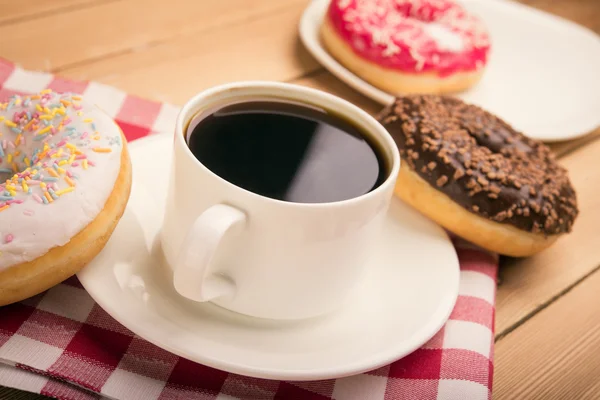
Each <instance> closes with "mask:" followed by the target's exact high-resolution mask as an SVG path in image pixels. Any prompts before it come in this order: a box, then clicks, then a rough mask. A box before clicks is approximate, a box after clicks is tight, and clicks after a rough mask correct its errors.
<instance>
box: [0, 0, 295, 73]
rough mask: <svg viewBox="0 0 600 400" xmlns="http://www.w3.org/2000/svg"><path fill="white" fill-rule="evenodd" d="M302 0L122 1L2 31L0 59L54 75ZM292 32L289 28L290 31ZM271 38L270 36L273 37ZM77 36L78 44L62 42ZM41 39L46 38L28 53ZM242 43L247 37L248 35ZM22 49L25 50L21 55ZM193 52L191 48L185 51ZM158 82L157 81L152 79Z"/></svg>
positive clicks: (3, 28) (199, 33)
mask: <svg viewBox="0 0 600 400" xmlns="http://www.w3.org/2000/svg"><path fill="white" fill-rule="evenodd" d="M299 1H302V2H303V3H306V0H289V1H286V2H278V1H273V0H228V1H188V0H169V1H164V0H123V1H118V2H110V3H104V4H101V5H98V6H96V7H93V8H85V9H78V10H74V11H69V12H64V13H60V14H53V15H49V16H47V17H42V18H38V19H35V20H27V21H23V22H21V23H18V24H15V25H5V26H0V37H10V40H4V41H1V42H0V54H2V56H3V57H6V58H8V59H10V60H14V61H17V62H18V63H20V64H21V65H22V66H23V67H24V68H30V69H38V70H45V71H58V70H60V69H62V68H65V67H66V66H69V65H74V64H80V63H83V62H88V63H90V62H93V61H95V60H99V59H100V58H103V57H107V56H109V55H115V54H120V53H125V52H134V51H140V50H142V49H144V48H145V47H146V46H152V45H155V44H157V43H161V42H164V41H167V40H171V41H173V42H176V41H177V40H178V39H179V38H180V37H181V36H183V35H189V34H192V33H193V34H194V35H197V36H198V37H201V36H202V32H207V31H210V30H211V29H214V28H216V27H218V26H223V25H227V24H232V23H237V24H238V25H243V22H245V23H247V22H249V21H251V20H252V19H253V18H256V17H259V16H261V15H266V14H268V13H270V12H273V11H275V10H278V9H285V8H289V7H290V6H291V5H293V4H295V3H298V2H299ZM290 29H291V27H290ZM271 33H273V31H272V32H271ZM74 35H76V36H77V40H69V41H68V42H67V41H65V40H61V39H60V38H69V37H73V36H74ZM40 37H44V38H49V39H48V40H44V41H43V44H44V45H43V46H36V47H35V51H31V44H32V43H37V42H39V40H40ZM245 37H248V35H247V34H246V35H245ZM24 49H25V50H24ZM186 50H187V51H190V52H194V51H195V49H194V48H193V47H190V48H186ZM158 78H162V76H155V77H154V79H158Z"/></svg>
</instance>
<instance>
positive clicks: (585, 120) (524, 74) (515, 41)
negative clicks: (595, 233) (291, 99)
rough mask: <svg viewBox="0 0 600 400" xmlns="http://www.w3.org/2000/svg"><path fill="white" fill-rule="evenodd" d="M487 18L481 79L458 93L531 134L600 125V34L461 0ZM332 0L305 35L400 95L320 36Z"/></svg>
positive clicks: (315, 7) (313, 9)
mask: <svg viewBox="0 0 600 400" xmlns="http://www.w3.org/2000/svg"><path fill="white" fill-rule="evenodd" d="M461 3H462V4H463V5H464V6H465V8H467V9H468V10H470V11H471V12H473V13H475V14H476V15H479V16H480V17H481V18H482V19H483V20H484V22H485V24H486V25H487V27H488V29H489V31H490V36H491V40H492V51H491V55H490V61H489V63H488V67H487V70H486V71H485V74H484V77H483V79H482V80H481V81H480V82H479V84H478V85H477V86H475V87H473V88H472V89H471V90H469V91H467V92H464V93H461V94H458V95H456V97H459V98H461V99H463V100H464V101H466V102H469V103H472V104H476V105H479V106H481V107H483V108H485V109H486V110H488V111H490V112H492V113H494V114H496V115H498V116H499V117H501V118H503V119H505V120H506V121H507V122H508V123H510V124H511V125H512V126H513V127H515V128H516V129H517V130H520V131H522V132H523V133H524V134H526V135H527V136H529V137H532V138H535V139H540V140H544V141H558V140H565V139H572V138H575V137H578V136H581V135H584V134H586V133H589V132H590V131H592V130H594V129H595V128H596V127H598V126H600V37H598V36H597V35H596V34H595V33H593V32H591V31H589V30H587V29H585V28H583V27H581V26H579V25H576V24H574V23H572V22H569V21H566V20H564V19H561V18H558V17H556V16H553V15H551V14H548V13H545V12H542V11H539V10H536V9H534V8H531V7H528V6H525V5H522V4H518V3H514V2H511V1H506V0H462V1H461ZM328 4H329V0H313V2H312V3H311V4H310V5H309V6H308V7H307V9H306V11H305V12H304V15H303V16H302V19H301V22H300V37H301V39H302V41H303V43H304V45H305V46H306V48H307V49H308V50H309V51H310V52H311V53H312V54H313V56H314V57H315V58H316V59H317V61H319V62H320V63H321V64H322V65H323V66H324V67H325V68H327V69H328V70H329V71H330V72H331V73H332V74H334V75H336V76H337V77H338V78H339V79H341V80H342V81H344V82H346V83H347V84H348V85H349V86H351V87H353V88H354V89H356V90H358V91H359V92H361V93H362V94H364V95H366V96H368V97H370V98H372V99H373V100H375V101H377V102H379V103H381V104H389V103H390V102H392V101H393V96H392V95H390V94H389V93H386V92H383V91H381V90H379V89H377V88H376V87H374V86H372V85H370V84H368V83H367V82H365V81H363V80H362V79H361V78H359V77H358V76H356V75H354V74H353V73H352V72H350V71H348V70H347V69H346V68H344V67H343V66H342V65H341V64H339V63H338V62H337V61H336V60H335V59H334V58H333V57H332V56H330V55H329V53H328V52H327V51H326V50H325V48H324V47H323V46H322V45H321V42H320V39H319V27H320V25H321V21H322V20H323V16H324V15H325V11H326V9H327V5H328Z"/></svg>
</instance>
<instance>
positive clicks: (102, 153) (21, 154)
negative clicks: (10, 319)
mask: <svg viewBox="0 0 600 400" xmlns="http://www.w3.org/2000/svg"><path fill="white" fill-rule="evenodd" d="M130 187H131V166H130V162H129V156H128V153H127V149H126V143H125V139H124V137H123V134H122V132H121V130H120V128H119V127H118V126H117V124H116V123H115V122H114V121H113V120H112V119H111V118H110V117H109V116H108V115H106V114H105V113H104V112H102V111H101V110H100V109H98V108H97V107H95V106H93V105H90V104H87V103H86V102H85V101H83V100H82V99H81V97H79V96H76V95H72V94H58V93H53V92H51V91H50V90H46V91H43V92H41V93H39V94H36V95H32V96H24V97H20V96H13V97H11V98H10V99H9V100H8V102H7V103H2V104H0V306H1V305H4V304H10V303H13V302H16V301H20V300H22V299H24V298H27V297H30V296H33V295H35V294H38V293H40V292H42V291H44V290H46V289H48V288H50V287H52V286H53V285H55V284H57V283H59V282H61V281H63V280H64V279H66V278H68V277H69V276H71V275H73V274H75V273H76V272H78V271H79V270H80V269H81V268H82V267H83V266H84V265H85V264H86V263H87V262H89V261H90V260H91V259H92V258H93V257H95V256H96V254H97V253H98V252H99V251H100V250H101V249H102V248H103V247H104V244H105V243H106V241H107V240H108V238H109V237H110V234H111V233H112V231H113V229H114V227H115V226H116V223H117V222H118V220H119V219H120V217H121V215H122V214H123V211H124V209H125V205H126V203H127V201H128V198H129V191H130Z"/></svg>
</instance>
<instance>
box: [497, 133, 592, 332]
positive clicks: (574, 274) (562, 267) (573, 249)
mask: <svg viewBox="0 0 600 400" xmlns="http://www.w3.org/2000/svg"><path fill="white" fill-rule="evenodd" d="M599 154H600V140H596V141H594V142H592V143H591V144H589V145H587V146H585V147H583V148H581V149H579V150H577V151H575V152H573V153H571V154H569V155H568V156H566V157H565V158H563V159H562V160H561V163H562V164H563V165H564V166H565V167H566V168H567V169H568V170H569V175H570V178H571V181H572V183H573V186H574V187H575V190H576V191H577V197H578V205H579V209H580V215H579V216H578V218H577V220H576V221H575V225H574V228H573V232H572V233H571V234H569V235H566V236H565V237H563V238H561V239H559V240H558V241H557V242H556V243H555V244H554V245H553V246H552V247H551V248H549V249H547V250H546V251H543V252H542V253H540V254H538V255H536V256H534V257H530V258H524V259H505V262H504V263H503V265H502V268H501V270H500V274H501V276H502V284H501V285H500V287H499V288H498V292H497V296H496V332H497V335H499V336H501V335H502V334H504V333H506V331H508V330H510V329H512V328H514V327H515V326H516V325H518V324H519V323H520V322H521V321H522V320H523V319H525V318H527V317H528V316H529V315H530V314H532V313H533V312H535V311H536V310H538V309H539V308H541V307H544V306H545V305H546V304H548V303H549V302H551V301H553V298H554V297H555V296H558V295H559V294H560V293H561V291H563V290H565V289H566V288H568V287H569V286H570V285H572V284H574V283H575V282H577V281H578V280H580V279H581V278H582V277H584V276H586V274H588V273H589V272H590V271H592V270H593V269H594V268H596V267H597V266H598V265H600V251H598V243H600V187H599V186H598V182H600V169H598V168H596V167H594V165H597V162H598V155H599ZM595 306H596V311H597V312H599V313H600V302H596V303H595Z"/></svg>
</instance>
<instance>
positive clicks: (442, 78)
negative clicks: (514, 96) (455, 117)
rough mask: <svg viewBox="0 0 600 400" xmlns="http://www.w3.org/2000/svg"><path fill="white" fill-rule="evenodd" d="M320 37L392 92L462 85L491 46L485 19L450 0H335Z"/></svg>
mask: <svg viewBox="0 0 600 400" xmlns="http://www.w3.org/2000/svg"><path fill="white" fill-rule="evenodd" d="M321 37H322V40H323V42H324V44H325V47H326V48H327V50H328V51H329V52H330V53H331V54H332V55H333V57H335V58H337V59H338V61H340V62H341V63H342V64H343V65H345V66H346V67H347V68H348V69H349V70H351V71H352V72H354V73H355V74H357V75H359V76H360V77H361V78H363V79H364V80H366V81H368V82H370V83H371V84H373V85H375V86H377V87H379V88H381V89H382V90H385V91H387V92H389V93H392V94H400V93H450V92H459V91H463V90H465V89H467V88H469V87H471V86H473V85H474V84H475V83H477V82H478V81H479V79H480V78H481V75H482V73H483V70H484V67H485V65H486V64H487V60H488V55H489V51H490V40H489V35H488V32H487V30H486V29H485V26H484V25H483V23H482V22H481V21H480V20H479V19H478V18H477V17H475V16H473V15H471V14H469V13H468V12H467V11H466V10H465V9H464V8H463V7H461V6H460V5H458V4H456V3H454V2H452V1H450V0H332V1H331V2H330V4H329V8H328V10H327V14H326V15H325V18H324V20H323V24H322V27H321Z"/></svg>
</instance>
